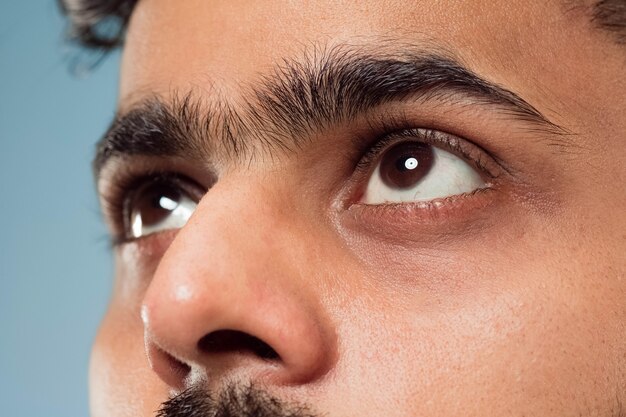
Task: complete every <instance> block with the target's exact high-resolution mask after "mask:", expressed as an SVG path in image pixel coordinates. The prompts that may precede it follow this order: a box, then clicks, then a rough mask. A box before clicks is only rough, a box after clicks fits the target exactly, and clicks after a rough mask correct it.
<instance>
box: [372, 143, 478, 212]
mask: <svg viewBox="0 0 626 417" xmlns="http://www.w3.org/2000/svg"><path fill="white" fill-rule="evenodd" d="M486 186H487V184H486V183H485V181H484V180H483V179H482V178H481V176H480V174H479V173H478V172H477V171H476V169H474V168H472V167H471V166H470V165H469V164H468V163H467V162H465V161H464V160H463V159H462V158H460V157H458V156H456V155H454V154H452V153H450V152H447V151H444V150H443V149H441V148H439V147H436V146H433V145H430V144H427V143H424V142H420V141H417V140H414V141H403V142H401V143H398V144H397V145H394V146H392V147H391V148H389V149H388V150H386V151H384V152H383V153H382V154H381V156H380V157H379V158H378V162H377V164H376V167H375V169H374V171H373V172H372V174H371V175H370V177H369V179H368V180H367V185H366V187H365V190H364V193H363V197H362V200H361V202H363V203H365V204H387V203H410V202H416V201H431V200H435V199H441V198H446V197H450V196H453V195H460V194H465V193H471V192H473V191H475V190H477V189H479V188H484V187H486Z"/></svg>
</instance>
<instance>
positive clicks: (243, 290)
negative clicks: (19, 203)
mask: <svg viewBox="0 0 626 417" xmlns="http://www.w3.org/2000/svg"><path fill="white" fill-rule="evenodd" d="M571 6H572V5H571V4H569V7H568V5H564V4H561V3H560V2H543V1H537V2H527V1H519V2H517V1H516V2H502V3H501V4H496V3H494V2H492V1H480V0H475V1H463V2H457V1H445V0H441V1H436V2H430V1H428V2H427V1H416V2H410V4H409V3H408V2H401V1H361V2H330V1H328V2H327V1H316V2H280V1H263V2H259V1H256V2H244V1H217V0H216V1H210V2H208V1H203V0H186V1H184V2H180V1H178V2H172V1H166V0H143V1H141V2H140V3H139V5H138V6H137V9H136V10H135V12H134V14H133V17H132V20H131V23H130V26H129V31H128V36H127V42H126V45H125V47H124V56H123V63H122V68H121V83H120V94H119V97H120V99H119V107H120V111H121V112H124V111H125V109H129V108H131V107H132V106H133V104H134V103H137V102H139V101H141V100H143V99H145V98H147V97H150V96H151V95H153V94H160V95H161V96H162V97H165V98H166V99H167V98H168V97H170V98H171V95H172V91H189V90H194V91H195V92H196V94H199V95H200V96H201V97H202V98H204V99H206V100H211V99H212V98H213V97H215V96H216V95H217V96H219V97H221V98H222V99H224V100H228V101H229V102H232V103H234V106H235V107H237V103H241V98H242V96H243V95H244V88H243V87H242V86H243V85H246V84H248V83H254V82H256V81H257V80H259V79H260V77H261V76H263V75H267V74H271V73H272V70H273V68H274V67H275V66H276V65H277V64H278V63H280V62H281V60H282V59H283V58H292V57H296V58H297V57H300V56H302V55H303V51H305V50H307V48H308V47H309V45H317V46H319V45H325V46H333V45H341V44H352V45H360V46H362V47H363V48H366V49H367V48H368V47H371V45H377V44H379V43H380V42H381V41H382V40H386V42H388V40H389V39H393V42H392V43H397V44H406V45H413V46H416V47H420V46H422V45H430V44H432V43H433V42H434V43H436V44H437V45H443V46H444V47H445V48H446V49H447V50H449V51H451V52H452V53H453V54H454V55H455V56H456V57H458V58H459V59H460V60H461V61H462V62H463V63H464V64H465V65H466V66H467V67H469V68H470V69H471V70H472V71H474V72H475V73H477V74H479V75H480V76H481V77H483V78H484V79H486V80H489V81H490V82H493V83H496V84H498V85H501V86H505V87H506V88H507V89H509V90H511V91H513V92H515V93H516V94H518V95H519V96H520V97H522V98H524V100H526V101H527V102H529V103H531V104H532V105H533V106H534V107H535V108H536V109H538V110H539V111H540V112H541V113H542V114H544V115H545V116H546V117H547V118H549V119H550V120H551V121H553V122H554V123H555V124H557V125H558V126H560V127H562V128H563V129H564V131H567V132H568V134H566V135H563V134H558V135H556V134H554V137H552V136H551V135H552V134H550V133H547V132H544V131H536V130H533V129H528V128H526V127H527V126H526V125H524V124H523V122H521V121H516V120H511V119H510V118H506V117H500V116H499V115H497V114H496V113H494V112H493V111H489V110H488V109H484V108H478V107H476V108H475V107H473V106H462V105H459V104H455V103H437V102H430V103H424V104H423V105H420V106H416V105H415V104H412V102H411V101H405V102H401V103H396V104H394V105H393V106H388V107H389V108H390V109H391V108H392V107H394V106H395V107H397V108H401V109H402V110H403V111H406V112H407V114H408V115H409V118H410V119H411V120H412V121H413V122H414V124H415V126H413V127H416V128H417V127H428V128H431V127H436V128H438V129H440V130H442V131H452V132H451V133H454V134H456V135H459V136H461V137H464V138H467V139H468V140H471V141H472V142H473V143H477V144H479V145H480V146H482V147H483V148H486V149H492V150H494V153H497V155H498V158H499V159H500V161H501V162H502V164H503V165H504V166H506V167H508V168H509V171H510V172H506V173H503V174H502V175H501V176H499V177H498V180H497V181H496V182H495V183H496V186H495V187H494V188H493V190H491V191H490V192H488V193H484V195H480V196H478V195H477V196H466V198H464V199H462V200H461V202H458V203H455V204H447V205H445V204H444V208H443V209H441V210H440V211H437V212H434V213H433V212H428V211H425V209H424V208H420V207H418V206H416V205H410V204H408V205H406V206H405V207H404V208H398V207H397V206H395V208H389V207H388V208H387V209H385V208H380V207H378V208H376V207H366V206H363V205H358V204H357V205H356V206H355V207H346V205H345V204H344V205H340V206H339V207H338V206H337V204H336V202H337V201H341V202H344V203H345V201H346V199H347V200H350V198H349V197H348V198H346V197H345V196H346V195H350V193H349V192H348V193H347V194H346V192H347V191H346V190H349V189H350V186H351V184H354V183H355V182H359V181H361V182H362V180H359V179H356V178H355V177H354V176H353V172H352V171H351V165H350V163H349V162H348V161H346V157H345V154H346V152H347V149H348V148H349V147H350V146H351V145H350V144H349V142H348V141H347V140H346V139H345V137H346V136H348V135H349V133H350V132H351V130H353V129H357V128H358V125H359V123H360V122H359V121H355V122H350V123H344V124H342V125H339V126H330V127H329V128H327V129H325V130H323V131H321V132H318V133H316V134H314V135H313V136H314V137H312V138H310V141H309V142H308V144H307V145H306V146H304V147H303V148H302V149H300V150H298V151H295V152H282V153H279V154H277V155H274V156H273V157H271V158H270V157H269V156H268V155H267V154H265V153H262V152H261V153H259V154H258V155H259V156H257V157H255V158H254V159H253V160H252V161H248V162H243V161H241V160H236V158H228V157H226V156H223V157H219V158H218V157H215V158H214V159H211V157H210V156H208V155H207V156H204V157H200V158H189V159H185V158H178V159H177V158H173V157H171V158H170V157H167V156H162V157H153V158H142V157H131V158H114V159H113V160H110V161H108V162H107V164H106V166H105V167H104V168H103V172H102V175H101V177H100V180H99V184H98V187H99V190H100V193H102V194H106V193H107V192H108V190H109V189H110V188H111V187H113V184H114V183H115V178H116V175H117V173H118V172H120V171H124V170H125V169H126V170H128V169H129V168H128V167H129V166H131V167H135V168H136V167H139V168H141V167H146V166H150V167H158V169H162V170H171V171H178V172H184V173H185V174H187V175H189V176H192V177H193V178H194V180H195V181H197V182H198V183H200V184H209V183H212V187H211V189H210V192H209V193H207V194H206V195H204V196H203V197H202V199H201V200H200V203H199V204H198V207H197V208H196V210H195V212H194V214H193V216H192V217H191V219H190V220H189V222H188V223H187V224H186V225H185V226H184V227H183V228H182V229H180V230H174V231H164V232H159V233H156V234H153V235H150V236H148V237H145V238H142V239H138V240H135V241H130V242H126V243H123V244H121V245H118V246H116V248H115V252H114V253H115V262H116V277H115V284H114V290H113V296H112V300H111V303H110V306H109V309H108V311H107V313H106V316H105V317H104V320H103V322H102V325H101V327H100V330H99V333H98V336H97V338H96V341H95V344H94V348H93V353H92V359H91V369H90V392H91V398H90V400H91V409H92V414H93V415H94V416H108V417H111V416H153V415H154V414H155V410H157V409H158V408H159V406H160V404H161V403H162V402H163V401H165V400H166V399H167V398H168V396H169V394H170V393H171V392H172V390H174V392H175V391H176V390H180V389H182V388H184V387H185V384H186V383H190V382H191V380H192V379H193V377H194V375H202V374H205V376H206V377H207V378H208V382H207V389H215V390H219V388H220V387H222V386H223V385H224V384H225V383H226V382H227V381H244V382H248V381H252V382H255V383H257V384H260V385H261V386H262V387H263V388H264V389H265V390H266V391H267V392H269V393H271V394H272V395H274V396H276V397H278V398H281V399H284V400H288V401H295V402H301V403H305V404H308V405H310V407H311V409H313V410H315V411H317V412H320V413H323V414H325V415H328V416H331V417H335V416H354V415H360V416H380V415H385V416H390V417H391V416H485V415H498V416H535V415H536V416H580V415H585V416H620V415H626V405H624V404H626V273H625V272H626V264H625V262H624V255H623V254H624V253H625V251H626V233H625V228H624V225H625V223H626V222H625V220H626V219H625V218H624V214H623V213H624V209H623V208H624V207H625V206H626V193H625V192H624V184H625V183H626V166H625V165H624V161H626V137H625V136H624V132H626V117H624V111H623V109H624V108H626V94H625V92H626V82H625V81H624V80H625V79H624V77H623V74H624V62H625V57H626V55H625V50H624V49H623V46H620V45H617V44H616V43H613V42H612V41H611V39H610V37H609V36H607V35H605V34H604V33H602V32H600V31H597V30H596V29H594V28H592V27H591V25H590V23H589V22H588V16H587V15H586V12H585V10H586V9H585V8H584V7H571ZM361 122H362V121H361ZM207 140H210V138H208V139H207ZM550 143H553V144H554V143H558V144H559V145H558V146H550V145H549V144H550ZM203 158H204V159H203ZM139 168H137V169H139ZM215 177H217V181H215ZM207 188H208V186H207ZM112 217H113V216H111V215H108V218H107V220H108V222H109V224H110V225H111V229H112V233H114V234H115V233H118V232H119V230H118V229H119V226H116V224H115V221H114V220H113V219H112ZM225 329H227V330H237V331H240V332H245V333H248V334H250V335H253V336H255V337H257V338H258V339H260V340H262V341H264V342H265V343H267V344H268V345H269V346H271V347H272V348H273V349H274V350H275V351H276V352H277V353H278V354H279V356H280V360H279V361H268V360H264V359H262V358H259V357H258V356H257V355H255V354H254V353H253V352H251V351H245V350H244V351H240V350H237V349H232V350H226V351H223V352H220V353H214V352H209V351H206V350H203V349H200V348H199V347H198V341H199V340H201V339H202V338H203V337H204V336H206V335H208V334H211V333H212V332H214V331H218V330H225ZM172 358H177V359H178V361H179V362H182V363H184V364H185V365H186V366H188V367H190V368H191V369H193V372H192V375H191V377H189V375H187V374H181V372H180V370H181V369H184V367H181V366H180V364H176V362H174V361H173V360H172ZM184 377H189V378H188V379H187V380H185V379H184Z"/></svg>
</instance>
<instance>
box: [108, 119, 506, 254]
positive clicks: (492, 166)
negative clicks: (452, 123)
mask: <svg viewBox="0 0 626 417" xmlns="http://www.w3.org/2000/svg"><path fill="white" fill-rule="evenodd" d="M392 122H393V125H392V124H390V123H389V122H387V123H385V122H383V121H381V128H380V129H376V130H377V131H378V132H382V133H381V134H378V135H376V134H372V132H370V135H368V136H369V138H368V139H369V140H367V139H366V138H363V137H360V138H358V142H357V143H355V144H354V146H356V147H357V148H360V149H359V150H358V151H357V153H358V155H359V158H358V160H357V161H356V163H355V164H354V166H353V174H352V177H353V178H356V181H355V183H356V184H360V185H361V186H362V184H363V183H364V182H365V181H366V180H367V178H369V175H371V174H372V172H373V171H374V169H375V168H376V165H377V163H378V158H380V156H381V155H383V154H384V152H385V151H386V150H387V149H389V148H391V147H392V146H393V145H395V144H397V143H400V142H403V141H409V140H412V141H420V142H424V143H427V144H430V145H432V146H436V147H439V148H443V149H445V150H448V151H450V152H452V153H454V154H456V155H457V156H459V157H461V158H463V159H464V160H465V161H466V162H468V163H470V164H471V165H472V166H474V167H475V168H476V169H478V170H479V171H480V172H482V173H483V174H484V175H485V176H486V177H488V178H489V179H491V180H495V179H496V178H498V176H499V175H500V173H501V172H502V170H503V167H502V166H501V165H500V164H499V163H497V162H496V159H495V158H494V157H493V156H491V155H490V154H489V153H488V152H487V151H486V150H484V149H482V148H481V147H479V146H478V145H476V144H474V143H472V142H470V141H468V140H466V139H462V138H460V137H458V136H455V135H452V134H449V133H444V132H442V131H439V130H435V129H427V128H414V127H407V128H402V127H401V126H412V125H413V126H414V125H415V123H410V122H408V121H407V122H404V121H401V120H400V119H396V120H392ZM394 126H395V127H394ZM371 138H373V139H371ZM118 174H119V175H116V177H117V178H116V179H115V181H112V182H111V184H112V186H110V188H109V190H107V192H103V193H102V201H103V211H104V213H105V216H106V217H107V218H109V219H111V220H112V223H113V230H114V232H113V236H112V246H119V245H121V244H123V243H126V242H129V241H132V240H134V239H133V238H130V237H128V224H127V222H128V216H129V207H128V203H129V201H130V200H131V198H132V197H133V193H135V192H136V191H137V190H138V189H139V188H140V187H142V186H143V185H147V184H148V183H149V182H158V181H163V182H170V183H174V184H177V186H178V187H181V188H182V189H183V190H185V192H187V193H189V194H190V195H194V194H198V191H197V190H200V189H201V188H202V187H200V186H199V185H197V183H196V182H195V181H193V180H192V179H190V178H188V177H186V176H184V175H181V174H179V173H175V172H168V171H165V170H163V171H161V170H158V169H153V170H151V171H148V172H145V173H140V174H137V173H132V172H121V173H118ZM351 182H352V181H351ZM192 188H193V189H194V190H191V189H192ZM198 195H199V196H200V197H201V195H200V194H198ZM350 204H351V203H348V206H349V205H350Z"/></svg>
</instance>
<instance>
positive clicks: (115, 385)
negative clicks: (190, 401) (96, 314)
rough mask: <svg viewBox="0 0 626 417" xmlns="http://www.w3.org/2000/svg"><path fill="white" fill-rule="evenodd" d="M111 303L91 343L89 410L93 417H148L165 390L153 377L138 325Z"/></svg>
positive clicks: (140, 326) (157, 405)
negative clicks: (92, 344)
mask: <svg viewBox="0 0 626 417" xmlns="http://www.w3.org/2000/svg"><path fill="white" fill-rule="evenodd" d="M135 316H136V315H135V314H129V312H127V311H125V310H124V309H123V308H122V307H120V306H116V303H115V300H114V302H113V304H112V305H111V307H110V309H109V311H108V312H107V314H106V316H105V318H104V320H103V322H102V324H101V327H100V330H99V332H98V335H97V337H96V340H95V342H94V346H93V350H92V354H91V361H90V370H89V390H90V408H91V414H92V415H93V416H94V417H125V416H128V417H130V416H133V417H136V416H151V415H154V414H155V411H156V410H157V409H158V408H159V406H160V404H161V402H162V401H164V400H165V399H167V396H168V390H167V388H166V387H165V386H164V384H162V383H161V382H160V380H159V379H158V378H157V377H156V376H155V375H154V374H153V372H152V370H151V369H150V367H149V366H148V361H147V359H146V356H145V353H144V342H143V329H142V325H141V322H140V320H139V319H138V318H136V317H135Z"/></svg>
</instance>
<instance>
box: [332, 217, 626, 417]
mask: <svg viewBox="0 0 626 417" xmlns="http://www.w3.org/2000/svg"><path fill="white" fill-rule="evenodd" d="M571 242H574V240H573V239H564V238H563V230H550V227H548V226H546V225H542V224H533V223H532V222H525V223H524V224H512V225H509V226H507V227H504V226H503V227H501V228H500V229H499V233H493V234H492V233H490V234H485V233H483V234H480V233H477V234H475V235H474V239H472V240H469V239H468V240H466V241H462V240H457V241H456V242H451V243H450V244H448V245H445V246H444V245H442V246H437V245H431V246H430V247H428V245H426V244H423V245H420V244H419V243H420V242H417V243H416V244H414V245H413V246H409V245H405V246H404V247H401V246H395V247H394V249H393V250H390V249H389V248H390V246H389V245H387V246H385V245H381V246H380V247H378V248H377V247H376V245H375V243H370V244H369V245H367V249H366V251H367V252H368V253H371V254H373V256H375V257H376V262H363V264H365V265H367V267H366V268H365V269H366V270H367V271H369V273H366V274H365V275H366V277H365V278H363V279H364V280H367V281H368V282H370V283H372V285H371V287H372V288H371V291H370V293H369V294H365V293H361V294H360V295H359V297H358V298H357V297H354V302H353V303H352V304H350V305H349V306H347V308H346V310H345V311H348V312H349V313H346V315H345V321H344V325H343V326H342V328H341V329H340V330H339V334H341V335H342V336H344V340H345V341H346V343H347V344H348V345H349V346H346V347H345V349H344V351H345V352H348V354H347V356H344V358H342V361H343V368H342V369H343V372H345V373H346V374H349V375H350V376H349V377H347V378H346V379H347V380H349V381H355V383H354V385H353V386H352V390H353V391H357V392H356V393H354V392H353V393H352V394H351V396H352V397H353V398H363V397H365V398H367V397H371V396H372V392H371V390H372V386H371V384H368V383H365V382H362V381H376V380H381V379H382V380H384V381H389V383H386V384H384V386H383V387H380V388H378V389H377V390H376V395H377V396H379V399H380V397H384V396H386V398H387V399H386V400H385V401H386V402H387V403H388V405H389V407H392V405H393V404H397V403H398V402H400V401H401V400H402V398H410V399H415V401H410V402H405V404H407V403H410V404H411V406H412V409H411V410H410V412H408V413H405V415H408V414H414V415H422V414H423V415H474V414H476V415H480V414H481V409H482V410H483V412H482V414H483V415H484V410H485V409H489V410H490V414H493V415H509V414H510V413H511V410H515V412H516V413H518V414H526V415H553V414H554V410H561V411H562V414H561V415H578V414H582V415H590V414H593V413H596V412H599V413H600V414H602V413H605V412H608V411H609V410H611V409H612V407H614V406H615V401H616V398H619V397H620V394H619V392H618V390H619V380H618V375H620V372H622V374H623V370H624V362H625V361H624V352H626V349H625V342H624V340H626V339H625V338H624V335H625V332H624V323H626V309H625V308H624V307H623V305H624V304H623V295H624V284H623V280H622V281H620V279H619V276H617V275H616V272H615V268H613V269H611V268H610V267H609V268H607V267H606V265H610V264H611V261H607V260H604V259H602V258H598V261H596V262H591V261H590V253H589V251H588V250H587V251H586V253H580V256H575V257H574V259H573V258H572V255H573V254H576V253H577V250H575V249H574V248H572V247H571V245H572V243H571ZM568 245H569V246H568ZM353 247H354V246H353ZM364 250H365V249H364ZM360 258H361V259H363V258H364V257H360ZM581 259H582V260H586V261H585V262H581V261H580V260H581ZM612 263H613V264H614V261H613V262H612ZM598 265H604V269H598ZM352 343H354V345H352ZM347 363H349V364H352V366H350V365H348V364H347ZM354 364H358V365H356V366H355V365H354ZM622 395H623V394H622ZM355 406H357V404H356V403H355ZM590 410H591V411H590ZM405 411H406V410H405Z"/></svg>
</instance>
